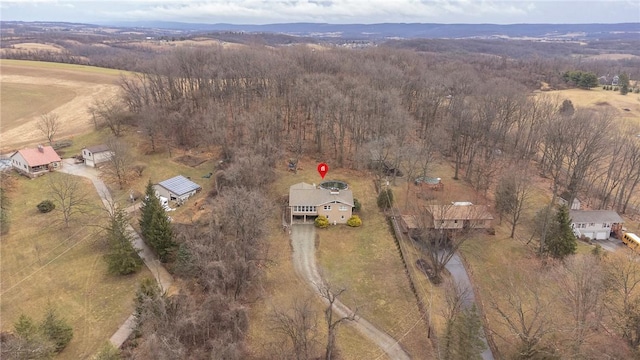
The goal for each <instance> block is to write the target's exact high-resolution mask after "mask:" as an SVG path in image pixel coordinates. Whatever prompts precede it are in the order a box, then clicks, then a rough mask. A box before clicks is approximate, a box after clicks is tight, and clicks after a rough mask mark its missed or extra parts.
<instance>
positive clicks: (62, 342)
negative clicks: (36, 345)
mask: <svg viewBox="0 0 640 360" xmlns="http://www.w3.org/2000/svg"><path fill="white" fill-rule="evenodd" d="M40 331H42V334H43V335H44V336H46V337H47V338H48V339H49V340H51V341H52V342H53V344H54V346H55V352H60V351H62V350H63V349H64V348H65V347H66V346H67V344H69V342H70V341H71V339H72V338H73V328H72V327H71V326H69V324H67V322H66V321H65V320H64V319H61V318H60V317H58V314H57V313H56V311H55V309H54V308H53V307H52V306H51V305H49V306H48V307H47V310H46V313H45V315H44V319H43V320H42V323H41V324H40Z"/></svg>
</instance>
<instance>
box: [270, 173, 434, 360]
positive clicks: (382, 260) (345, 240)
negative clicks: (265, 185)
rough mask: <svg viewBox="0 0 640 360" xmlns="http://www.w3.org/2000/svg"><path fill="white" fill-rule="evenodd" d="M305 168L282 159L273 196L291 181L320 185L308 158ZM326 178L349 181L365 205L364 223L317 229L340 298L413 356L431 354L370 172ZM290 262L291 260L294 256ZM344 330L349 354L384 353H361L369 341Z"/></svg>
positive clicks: (322, 263)
mask: <svg viewBox="0 0 640 360" xmlns="http://www.w3.org/2000/svg"><path fill="white" fill-rule="evenodd" d="M302 167H303V168H304V170H301V171H298V174H293V173H290V172H286V171H284V164H283V165H282V169H278V180H277V181H276V183H275V185H274V194H273V195H279V196H280V195H284V194H287V193H288V190H289V186H291V185H293V184H295V183H298V182H303V181H304V182H307V183H316V184H317V183H319V182H320V181H322V179H321V178H320V176H319V175H318V173H317V171H316V169H315V163H313V162H312V161H308V162H305V163H304V164H302ZM326 179H327V180H329V179H335V180H344V181H346V182H347V183H348V184H349V187H350V189H351V190H352V191H353V194H354V197H355V198H357V199H358V200H359V201H360V202H361V204H362V211H361V213H360V214H359V215H360V217H361V218H362V221H363V226H362V227H360V228H350V227H347V226H344V225H340V226H335V227H334V226H331V227H329V228H328V229H326V230H318V234H319V239H320V241H319V244H318V249H317V253H316V257H317V261H318V264H319V268H320V269H321V271H323V276H324V277H325V278H326V279H327V280H329V281H330V282H331V283H332V284H334V285H336V286H343V287H346V288H347V291H346V292H345V293H344V294H343V297H342V300H343V301H344V303H345V304H346V305H347V306H350V307H352V308H357V309H358V314H360V315H361V316H362V317H364V318H366V319H367V320H369V321H370V322H372V323H373V324H375V325H376V326H377V327H379V328H380V329H382V330H384V331H386V332H387V333H389V334H390V335H391V336H392V337H394V338H395V339H398V340H400V343H401V344H402V346H403V348H405V349H406V350H407V351H408V352H409V353H410V354H411V355H412V356H413V357H415V358H421V359H422V358H430V357H431V356H433V355H432V354H433V353H432V349H431V344H430V342H429V340H428V339H427V337H426V334H427V331H426V326H425V324H424V322H423V320H422V319H421V318H420V314H419V312H418V307H417V305H416V300H415V297H414V295H413V294H412V293H411V290H410V287H409V282H408V280H407V277H406V275H405V273H404V268H403V265H402V261H401V260H400V256H399V254H398V251H397V249H396V245H395V243H394V241H393V237H392V233H391V230H390V227H389V225H388V223H387V221H386V219H385V218H384V216H383V214H382V213H381V212H380V211H379V210H378V208H377V205H376V194H375V188H374V183H373V180H372V177H371V176H370V175H369V174H367V173H363V172H357V171H352V170H346V169H332V170H330V171H329V174H328V175H327V176H326ZM288 251H290V250H288ZM287 261H288V262H289V263H290V259H287ZM289 266H290V265H289ZM291 271H293V270H291ZM343 330H346V329H343ZM343 330H341V333H340V336H339V340H338V344H339V346H340V349H341V351H342V353H343V354H344V355H345V358H356V359H360V358H362V359H364V358H376V357H377V356H380V355H381V354H382V355H383V356H384V353H382V352H381V350H379V349H378V348H377V347H375V346H372V345H371V344H369V345H368V348H369V350H368V352H365V353H363V352H361V351H362V350H358V349H357V348H359V347H360V346H361V345H359V344H362V346H364V347H365V348H366V347H367V345H366V343H367V340H366V339H364V338H361V337H355V338H354V337H353V335H354V333H355V330H349V331H343ZM371 348H373V349H371ZM363 354H371V355H363Z"/></svg>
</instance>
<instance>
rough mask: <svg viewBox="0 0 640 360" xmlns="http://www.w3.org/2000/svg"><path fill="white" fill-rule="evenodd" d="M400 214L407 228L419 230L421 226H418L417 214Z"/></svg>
mask: <svg viewBox="0 0 640 360" xmlns="http://www.w3.org/2000/svg"><path fill="white" fill-rule="evenodd" d="M400 216H401V218H402V221H403V222H404V226H405V227H406V229H407V230H417V229H419V228H420V227H419V226H418V219H416V216H415V215H400Z"/></svg>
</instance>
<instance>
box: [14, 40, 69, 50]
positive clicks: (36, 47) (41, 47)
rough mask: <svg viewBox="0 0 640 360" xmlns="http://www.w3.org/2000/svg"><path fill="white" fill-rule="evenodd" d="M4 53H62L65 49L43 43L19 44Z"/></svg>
mask: <svg viewBox="0 0 640 360" xmlns="http://www.w3.org/2000/svg"><path fill="white" fill-rule="evenodd" d="M2 50H3V51H13V50H22V51H38V50H39V51H51V52H62V51H63V50H64V49H63V48H61V47H60V46H58V45H53V44H41V43H30V42H26V43H19V44H13V45H12V46H11V47H10V48H7V49H2Z"/></svg>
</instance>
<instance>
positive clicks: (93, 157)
mask: <svg viewBox="0 0 640 360" xmlns="http://www.w3.org/2000/svg"><path fill="white" fill-rule="evenodd" d="M112 155H113V151H111V150H109V147H108V146H107V145H95V146H88V147H86V148H84V149H82V158H83V159H84V163H85V165H87V166H91V167H98V166H100V164H102V163H104V162H107V161H109V159H110V158H111V156H112Z"/></svg>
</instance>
